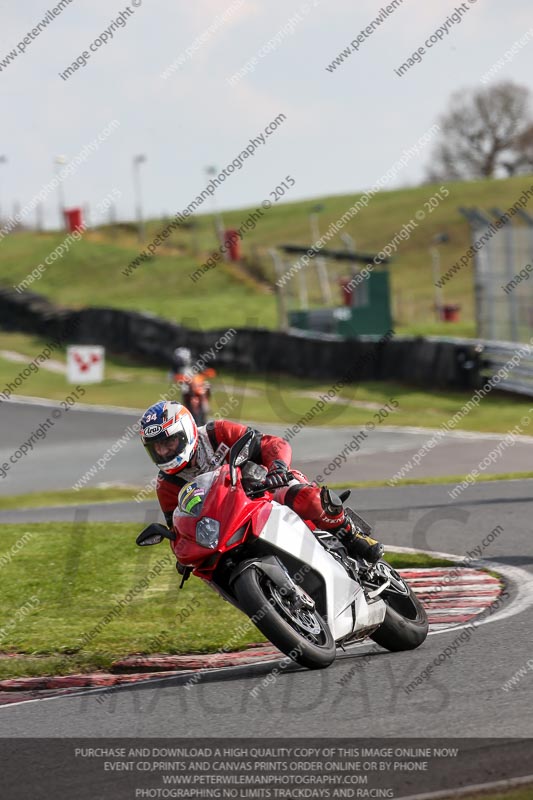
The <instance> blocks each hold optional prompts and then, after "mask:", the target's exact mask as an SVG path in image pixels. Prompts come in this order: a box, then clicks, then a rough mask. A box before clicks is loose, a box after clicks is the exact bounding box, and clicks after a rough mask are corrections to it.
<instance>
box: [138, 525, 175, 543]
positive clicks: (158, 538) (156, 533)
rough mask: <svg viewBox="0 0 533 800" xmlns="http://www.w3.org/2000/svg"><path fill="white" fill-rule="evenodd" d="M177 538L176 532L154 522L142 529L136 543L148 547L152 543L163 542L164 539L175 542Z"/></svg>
mask: <svg viewBox="0 0 533 800" xmlns="http://www.w3.org/2000/svg"><path fill="white" fill-rule="evenodd" d="M175 538H176V534H175V533H174V532H173V531H169V529H168V528H166V527H165V526H164V525H160V524H159V523H158V522H154V523H152V524H151V525H148V527H147V528H145V529H144V530H143V531H141V533H140V534H139V535H138V536H137V538H136V539H135V543H136V544H137V545H139V547H147V546H148V545H151V544H161V542H162V541H163V539H169V540H170V541H171V542H173V541H174V539H175Z"/></svg>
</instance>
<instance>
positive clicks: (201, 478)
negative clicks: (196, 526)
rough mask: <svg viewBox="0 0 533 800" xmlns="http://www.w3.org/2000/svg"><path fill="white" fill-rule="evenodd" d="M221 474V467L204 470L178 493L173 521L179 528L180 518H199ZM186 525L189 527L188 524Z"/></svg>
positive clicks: (182, 519)
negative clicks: (211, 470) (209, 470)
mask: <svg viewBox="0 0 533 800" xmlns="http://www.w3.org/2000/svg"><path fill="white" fill-rule="evenodd" d="M219 474H220V467H219V468H218V469H215V470H213V472H204V473H203V475H198V476H197V477H196V478H194V479H193V480H192V481H189V483H186V484H185V486H183V487H182V488H181V490H180V493H179V495H178V505H177V507H176V509H175V511H174V514H173V521H174V524H175V525H176V527H178V530H179V522H180V520H181V521H182V522H183V521H184V522H185V523H187V521H190V520H191V519H198V517H199V516H200V514H201V513H202V509H203V507H204V504H205V501H206V499H207V496H208V494H209V492H210V491H211V487H212V485H213V483H214V482H215V480H216V479H217V478H218V476H219ZM186 527H188V526H187V525H186Z"/></svg>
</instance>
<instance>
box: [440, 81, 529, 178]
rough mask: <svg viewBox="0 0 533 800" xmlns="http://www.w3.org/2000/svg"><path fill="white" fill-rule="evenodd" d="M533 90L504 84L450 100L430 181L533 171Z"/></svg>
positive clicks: (491, 176) (441, 123) (469, 92)
mask: <svg viewBox="0 0 533 800" xmlns="http://www.w3.org/2000/svg"><path fill="white" fill-rule="evenodd" d="M529 106H530V91H529V89H528V88H526V87H525V86H519V85H518V84H516V83H512V82H510V81H509V82H504V83H499V84H495V85H494V86H491V87H489V88H487V89H481V90H472V89H466V90H462V91H460V92H456V93H455V94H453V95H452V97H451V99H450V105H449V109H448V111H447V112H446V113H445V114H444V115H443V117H442V118H441V120H440V127H441V134H440V137H441V138H440V141H439V142H438V144H437V146H436V148H435V150H434V153H433V157H432V162H431V164H430V166H429V169H428V179H429V180H431V181H438V180H464V179H469V178H493V177H503V176H510V175H517V174H520V173H524V172H531V171H532V170H533V120H532V118H531V116H530V108H529Z"/></svg>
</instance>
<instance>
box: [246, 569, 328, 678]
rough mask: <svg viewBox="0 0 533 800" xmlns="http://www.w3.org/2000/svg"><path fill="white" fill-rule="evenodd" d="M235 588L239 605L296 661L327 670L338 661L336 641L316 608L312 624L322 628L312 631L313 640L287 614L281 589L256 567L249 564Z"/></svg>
mask: <svg viewBox="0 0 533 800" xmlns="http://www.w3.org/2000/svg"><path fill="white" fill-rule="evenodd" d="M234 590H235V594H236V596H237V600H238V602H239V606H240V607H241V609H242V610H243V611H244V612H245V614H247V615H248V616H249V617H250V619H251V620H252V622H253V623H254V625H255V626H256V627H257V628H259V630H260V631H261V633H263V634H264V635H265V636H266V637H267V639H269V640H270V641H271V642H272V644H273V645H275V646H276V647H277V648H278V649H279V650H281V652H282V653H285V655H287V656H289V657H290V658H292V660H293V661H296V662H297V663H298V664H301V666H302V667H307V668H308V669H324V668H325V667H329V665H330V664H331V663H332V662H333V661H334V660H335V655H336V646H335V640H334V639H333V636H332V634H331V631H330V629H329V626H328V625H327V623H326V622H325V621H324V620H323V619H322V617H320V616H319V614H317V612H316V611H314V612H309V623H310V627H313V628H314V629H315V630H316V629H317V628H318V629H319V632H318V633H316V634H312V635H313V636H314V637H315V641H311V639H310V638H308V637H307V636H306V635H305V634H304V633H303V630H302V632H299V631H298V630H297V629H296V627H294V626H296V624H297V623H296V622H295V621H293V622H292V624H291V623H290V622H289V619H290V617H289V616H288V614H286V615H284V614H283V612H282V607H281V606H280V605H279V600H278V601H276V593H277V596H278V597H279V590H278V589H277V587H276V586H274V584H273V583H272V582H271V581H270V579H269V578H267V577H266V575H264V574H263V573H262V572H261V571H260V570H258V569H257V568H256V567H253V566H252V567H249V568H248V569H247V570H245V571H244V572H243V573H242V574H241V575H239V577H238V578H237V580H236V581H235V584H234ZM278 608H279V610H278ZM309 636H311V634H309Z"/></svg>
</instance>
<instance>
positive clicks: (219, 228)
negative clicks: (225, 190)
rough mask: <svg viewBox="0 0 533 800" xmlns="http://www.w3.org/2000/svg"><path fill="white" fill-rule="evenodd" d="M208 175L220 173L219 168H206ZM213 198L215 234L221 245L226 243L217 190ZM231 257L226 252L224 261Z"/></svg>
mask: <svg viewBox="0 0 533 800" xmlns="http://www.w3.org/2000/svg"><path fill="white" fill-rule="evenodd" d="M205 173H206V175H207V176H208V177H209V178H211V177H213V175H218V169H217V168H216V167H214V166H213V165H211V166H209V167H206V168H205ZM212 198H213V219H214V224H215V235H216V237H217V241H218V244H219V246H220V247H222V245H223V244H224V220H223V219H222V214H221V213H220V211H218V209H217V201H216V199H215V192H213V194H212ZM228 258H229V256H228V253H227V252H224V261H227V260H228Z"/></svg>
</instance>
